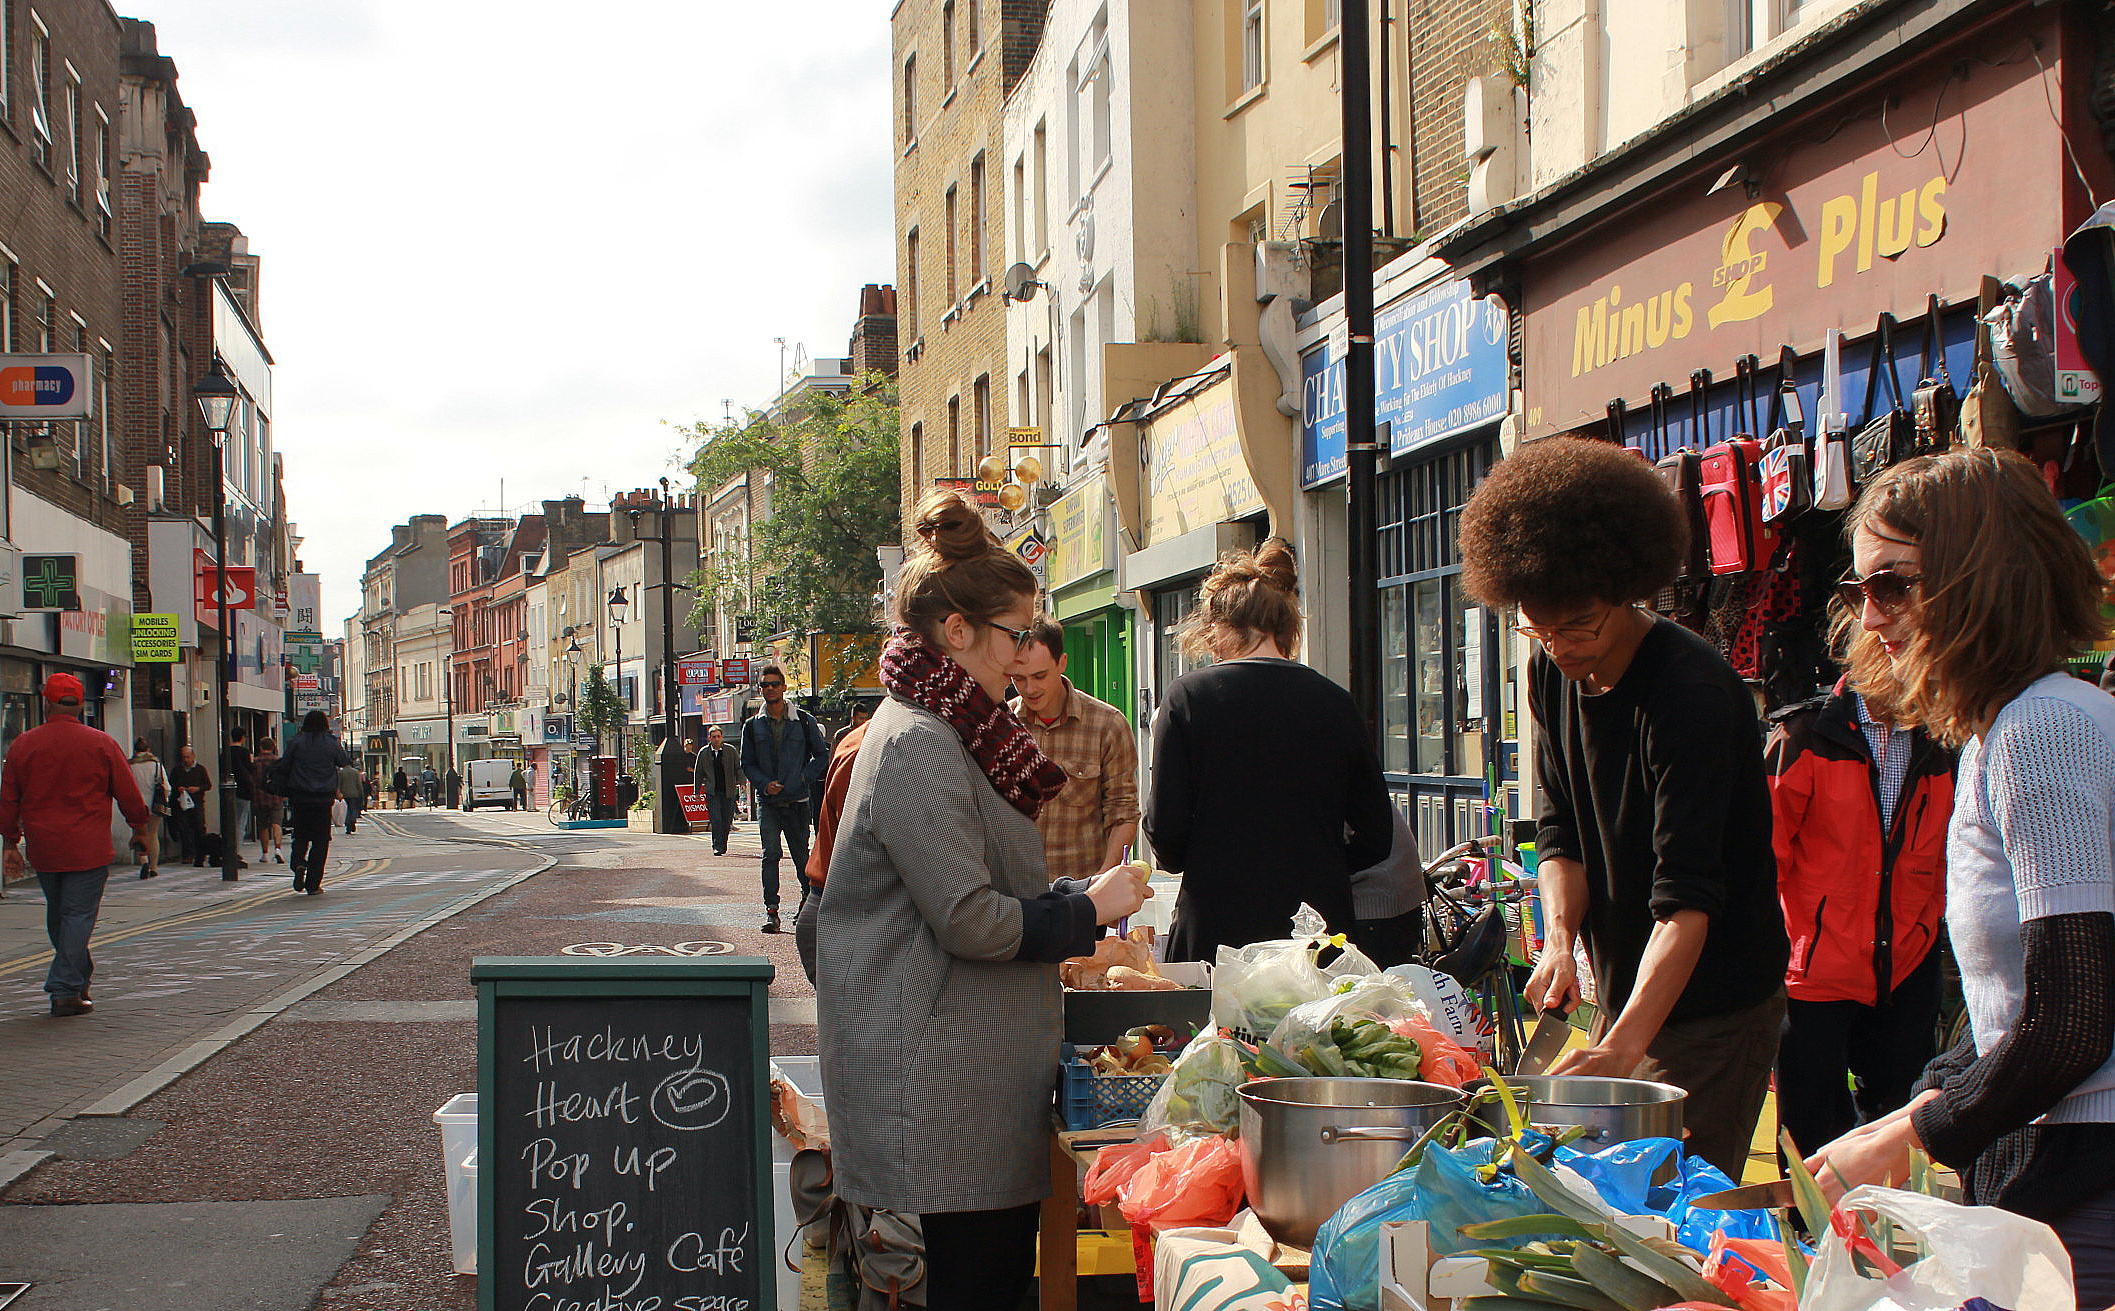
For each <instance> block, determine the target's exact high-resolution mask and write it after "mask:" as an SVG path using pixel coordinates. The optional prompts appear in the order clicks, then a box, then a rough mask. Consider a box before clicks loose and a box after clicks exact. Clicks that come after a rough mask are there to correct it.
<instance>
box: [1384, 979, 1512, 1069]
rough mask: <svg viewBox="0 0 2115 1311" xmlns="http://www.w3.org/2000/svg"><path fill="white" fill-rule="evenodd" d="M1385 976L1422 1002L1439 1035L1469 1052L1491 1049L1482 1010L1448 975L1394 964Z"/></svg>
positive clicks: (1493, 1030)
mask: <svg viewBox="0 0 2115 1311" xmlns="http://www.w3.org/2000/svg"><path fill="white" fill-rule="evenodd" d="M1388 973H1389V974H1390V975H1392V976H1394V977H1396V978H1399V979H1402V980H1404V981H1405V982H1406V983H1408V984H1409V985H1410V990H1411V993H1412V995H1414V996H1415V997H1416V998H1417V1000H1418V1001H1419V1002H1421V1003H1423V1005H1424V1008H1425V1013H1426V1014H1427V1015H1429V1016H1430V1017H1431V1019H1432V1023H1433V1024H1434V1025H1436V1026H1437V1027H1438V1029H1439V1031H1440V1032H1441V1033H1444V1034H1446V1035H1447V1036H1449V1037H1451V1038H1452V1039H1454V1041H1456V1042H1458V1043H1460V1044H1461V1045H1462V1046H1464V1047H1467V1048H1469V1049H1470V1050H1472V1051H1484V1052H1488V1051H1490V1050H1491V1047H1492V1045H1493V1043H1494V1042H1495V1041H1496V1039H1497V1036H1498V1029H1497V1026H1496V1025H1494V1024H1492V1023H1491V1019H1490V1017H1489V1016H1487V1015H1485V1014H1484V1012H1483V1007H1481V1006H1478V1005H1477V1004H1476V999H1475V998H1474V997H1471V996H1470V995H1469V990H1468V989H1467V988H1464V987H1462V986H1461V980H1459V979H1457V978H1455V977H1454V976H1453V975H1451V974H1441V973H1439V972H1438V971H1437V970H1428V969H1426V968H1425V967H1424V966H1422V965H1395V966H1391V967H1390V968H1389V970H1388Z"/></svg>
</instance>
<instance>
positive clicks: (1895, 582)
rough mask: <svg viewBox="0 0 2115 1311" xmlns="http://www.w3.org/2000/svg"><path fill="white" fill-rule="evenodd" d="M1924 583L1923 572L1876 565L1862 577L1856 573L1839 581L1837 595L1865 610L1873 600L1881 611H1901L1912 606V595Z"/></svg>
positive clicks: (1883, 612)
mask: <svg viewBox="0 0 2115 1311" xmlns="http://www.w3.org/2000/svg"><path fill="white" fill-rule="evenodd" d="M1923 583H1924V578H1923V576H1922V575H1920V574H1905V573H1900V572H1898V571H1896V570H1893V569H1875V570H1873V572H1871V573H1869V574H1867V575H1866V576H1865V577H1863V578H1859V577H1857V576H1855V575H1853V576H1852V577H1849V578H1846V579H1844V580H1843V581H1842V582H1840V583H1838V584H1836V599H1837V600H1839V601H1841V602H1843V604H1844V605H1845V606H1846V607H1848V608H1849V609H1852V610H1863V609H1864V608H1865V603H1866V602H1867V601H1871V602H1872V603H1873V608H1874V609H1875V610H1878V611H1879V612H1880V613H1881V614H1884V615H1898V614H1901V613H1902V612H1903V611H1904V610H1906V609H1908V608H1909V603H1910V600H1911V597H1912V595H1913V594H1914V593H1915V592H1916V590H1917V588H1919V587H1921V586H1922V585H1923Z"/></svg>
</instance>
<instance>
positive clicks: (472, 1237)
mask: <svg viewBox="0 0 2115 1311" xmlns="http://www.w3.org/2000/svg"><path fill="white" fill-rule="evenodd" d="M433 1122H434V1123H435V1124H436V1125H439V1126H440V1130H441V1164H442V1165H443V1166H444V1167H445V1168H446V1170H447V1172H448V1245H449V1246H450V1247H451V1248H453V1249H454V1256H455V1273H457V1274H459V1275H474V1274H476V1273H477V1094H476V1093H457V1094H456V1095H455V1096H453V1097H450V1098H449V1099H448V1104H447V1105H446V1106H443V1107H441V1109H439V1110H438V1111H435V1112H434V1113H433Z"/></svg>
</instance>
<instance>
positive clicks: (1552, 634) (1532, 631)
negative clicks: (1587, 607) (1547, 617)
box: [1513, 605, 1631, 646]
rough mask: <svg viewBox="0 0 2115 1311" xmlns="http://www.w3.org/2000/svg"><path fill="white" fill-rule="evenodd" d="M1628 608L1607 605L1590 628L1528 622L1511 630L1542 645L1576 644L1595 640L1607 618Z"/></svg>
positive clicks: (1604, 625)
mask: <svg viewBox="0 0 2115 1311" xmlns="http://www.w3.org/2000/svg"><path fill="white" fill-rule="evenodd" d="M1630 608H1631V607H1629V606H1627V605H1612V606H1610V607H1608V609H1607V611H1606V612H1605V613H1603V614H1602V616H1601V622H1600V623H1598V624H1595V625H1593V626H1592V627H1591V628H1588V627H1585V626H1583V625H1577V624H1568V625H1566V626H1564V627H1562V628H1536V627H1533V626H1531V625H1528V624H1514V625H1513V631H1514V632H1516V633H1518V634H1520V635H1521V636H1522V637H1526V638H1532V639H1533V640H1535V641H1537V642H1540V643H1542V644H1543V645H1544V646H1548V645H1550V644H1551V643H1552V642H1562V643H1564V644H1565V645H1566V646H1577V645H1578V644H1579V643H1581V642H1592V641H1595V640H1597V639H1598V638H1599V637H1600V636H1601V630H1602V629H1604V628H1606V627H1608V621H1609V620H1611V619H1613V618H1615V617H1616V614H1617V613H1618V612H1619V611H1623V610H1628V609H1630Z"/></svg>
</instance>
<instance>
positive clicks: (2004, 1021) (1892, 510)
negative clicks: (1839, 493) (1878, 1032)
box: [1808, 450, 2115, 1307]
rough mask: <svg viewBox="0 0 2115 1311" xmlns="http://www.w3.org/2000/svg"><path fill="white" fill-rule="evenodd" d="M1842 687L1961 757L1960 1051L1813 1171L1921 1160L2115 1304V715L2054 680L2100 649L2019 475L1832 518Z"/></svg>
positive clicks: (1869, 495) (2011, 469)
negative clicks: (1840, 526)
mask: <svg viewBox="0 0 2115 1311" xmlns="http://www.w3.org/2000/svg"><path fill="white" fill-rule="evenodd" d="M1850 528H1851V552H1852V561H1853V565H1854V567H1855V568H1856V570H1857V575H1856V576H1855V577H1854V578H1852V579H1851V580H1850V583H1851V587H1849V588H1847V589H1846V591H1845V593H1844V596H1845V599H1846V600H1847V601H1848V600H1855V601H1856V603H1857V609H1856V611H1855V612H1851V611H1850V610H1849V609H1848V607H1846V608H1845V612H1844V614H1843V615H1842V616H1840V617H1839V619H1838V625H1839V629H1840V630H1841V631H1846V632H1848V633H1850V634H1851V640H1850V643H1849V664H1850V677H1851V681H1852V683H1853V684H1854V685H1855V686H1857V687H1859V688H1860V689H1862V690H1865V691H1866V692H1867V693H1868V694H1870V695H1873V696H1875V697H1877V698H1878V699H1880V700H1881V701H1882V702H1884V703H1885V704H1886V705H1888V706H1890V707H1892V710H1893V713H1895V714H1897V715H1899V716H1901V717H1902V718H1903V719H1904V720H1905V722H1912V723H1916V724H1918V725H1920V726H1922V727H1923V728H1924V729H1926V730H1927V731H1929V732H1930V733H1932V734H1933V735H1934V736H1936V737H1938V738H1939V739H1940V740H1942V741H1945V742H1949V743H1957V744H1959V745H1960V749H1961V757H1960V766H1959V771H1958V777H1957V781H1956V786H1955V792H1954V809H1953V819H1952V825H1951V828H1950V830H1949V832H1948V836H1947V878H1946V899H1947V927H1948V932H1949V934H1950V936H1951V939H1952V943H1953V949H1954V954H1955V956H1956V958H1957V959H1958V960H1959V962H1960V966H1961V986H1962V990H1963V991H1964V992H1965V993H1966V995H1967V1000H1968V1013H1969V1019H1970V1023H1971V1026H1972V1032H1971V1034H1970V1035H1969V1036H1968V1037H1967V1038H1966V1039H1964V1040H1963V1041H1962V1042H1961V1044H1960V1045H1959V1046H1957V1047H1956V1048H1954V1049H1953V1050H1952V1051H1949V1052H1946V1053H1944V1054H1943V1055H1941V1056H1940V1057H1939V1058H1938V1059H1937V1060H1936V1061H1934V1062H1933V1063H1932V1064H1931V1065H1930V1067H1929V1068H1927V1069H1926V1071H1925V1073H1924V1078H1923V1080H1922V1082H1921V1083H1920V1085H1919V1088H1918V1091H1917V1092H1916V1094H1915V1096H1914V1097H1913V1098H1912V1099H1911V1100H1910V1102H1909V1104H1908V1105H1907V1106H1905V1107H1904V1108H1902V1109H1901V1110H1900V1111H1897V1112H1895V1113H1894V1114H1892V1115H1889V1116H1887V1117H1885V1118H1884V1119H1880V1120H1876V1121H1874V1122H1872V1123H1870V1124H1867V1125H1865V1126H1864V1127H1862V1128H1859V1129H1856V1130H1854V1131H1852V1132H1851V1133H1849V1134H1847V1135H1845V1136H1844V1137H1842V1138H1839V1139H1837V1140H1836V1141H1835V1142H1832V1143H1830V1144H1828V1145H1827V1146H1825V1147H1823V1148H1822V1149H1821V1150H1820V1151H1819V1152H1817V1153H1816V1154H1815V1155H1814V1157H1813V1158H1812V1160H1810V1161H1809V1163H1808V1164H1809V1166H1810V1167H1811V1168H1812V1169H1813V1170H1814V1172H1815V1174H1816V1175H1817V1176H1818V1177H1819V1178H1820V1179H1821V1181H1822V1184H1823V1187H1824V1188H1825V1189H1826V1190H1828V1191H1829V1193H1830V1194H1831V1196H1832V1199H1833V1197H1834V1196H1836V1195H1839V1194H1840V1193H1841V1192H1842V1191H1843V1190H1844V1189H1845V1188H1848V1187H1850V1186H1852V1185H1856V1184H1861V1183H1869V1182H1874V1183H1886V1182H1893V1181H1896V1180H1899V1179H1901V1178H1902V1177H1903V1176H1904V1175H1905V1174H1906V1172H1907V1170H1908V1163H1909V1152H1910V1149H1911V1148H1913V1147H1921V1148H1923V1149H1924V1150H1925V1151H1927V1152H1928V1153H1929V1154H1930V1155H1931V1156H1932V1157H1933V1159H1935V1160H1937V1161H1939V1162H1941V1163H1942V1164H1945V1165H1949V1166H1952V1167H1954V1168H1955V1169H1956V1170H1958V1171H1959V1172H1960V1174H1961V1179H1962V1182H1963V1184H1964V1185H1965V1187H1966V1189H1967V1191H1968V1194H1969V1198H1970V1200H1971V1201H1974V1202H1976V1203H1979V1204H1982V1205H1993V1206H2001V1207H2004V1208H2006V1209H2007V1210H2011V1211H2016V1212H2019V1213H2020V1214H2023V1215H2027V1216H2031V1217H2033V1218H2035V1219H2037V1220H2042V1221H2045V1222H2046V1223H2048V1224H2049V1225H2051V1226H2052V1227H2054V1228H2055V1230H2056V1232H2057V1233H2058V1235H2059V1236H2060V1237H2062V1239H2063V1240H2064V1244H2065V1246H2066V1247H2067V1248H2069V1249H2070V1253H2071V1260H2072V1265H2073V1269H2074V1273H2075V1276H2076V1279H2077V1288H2078V1299H2079V1305H2080V1306H2081V1307H2105V1306H2107V1305H2109V1304H2110V1303H2111V1302H2115V1059H2111V1056H2115V699H2111V698H2110V697H2109V696H2108V695H2107V694H2106V693H2104V692H2102V691H2100V690H2099V689H2098V688H2096V687H2094V686H2093V685H2092V684H2091V683H2087V682H2083V681H2081V680H2079V679H2076V678H2073V677H2071V676H2070V675H2068V674H2067V673H2065V671H2064V670H2065V663H2066V661H2068V660H2069V659H2070V658H2071V657H2073V656H2074V655H2076V654H2077V653H2078V652H2079V651H2081V650H2083V649H2085V648H2087V647H2089V646H2091V645H2092V644H2094V643H2096V642H2098V641H2100V640H2102V639H2103V638H2105V637H2106V636H2107V635H2108V630H2109V625H2108V621H2107V619H2106V618H2105V617H2104V615H2103V613H2102V610H2101V602H2102V598H2103V596H2104V595H2105V592H2106V587H2105V584H2104V583H2103V581H2102V579H2101V577H2100V574H2099V573H2098V571H2097V570H2096V569H2095V568H2094V565H2093V561H2092V558H2091V557H2090V555H2089V554H2088V553H2087V550H2086V546H2085V543H2084V541H2083V540H2082V539H2081V538H2080V537H2079V536H2078V534H2077V533H2076V532H2074V531H2073V530H2072V529H2071V527H2070V525H2069V524H2067V523H2066V522H2065V521H2064V517H2063V514H2062V512H2061V510H2059V508H2058V507H2057V504H2056V501H2055V500H2054V499H2053V498H2052V497H2051V496H2050V495H2049V492H2048V489H2047V488H2046V487H2045V485H2044V484H2043V482H2042V480H2041V477H2040V475H2039V474H2038V473H2037V472H2036V471H2035V469H2034V467H2033V466H2032V465H2031V464H2029V463H2028V462H2027V461H2026V460H2024V459H2022V458H2021V457H2020V456H2018V455H2015V454H2011V453H2009V452H2007V453H2000V452H1996V451H1991V450H1959V451H1952V452H1948V453H1947V454H1944V455H1939V456H1931V457H1927V458H1923V459H1917V460H1911V461H1909V462H1907V463H1905V464H1902V465H1900V466H1897V467H1896V468H1894V469H1891V470H1889V471H1888V472H1887V473H1885V474H1883V475H1882V476H1881V477H1880V478H1879V479H1877V480H1876V481H1875V482H1874V483H1872V484H1871V485H1870V486H1869V487H1868V488H1867V489H1866V490H1865V492H1864V493H1863V494H1862V495H1861V496H1860V497H1859V499H1858V503H1857V505H1856V506H1855V507H1854V508H1853V510H1852V512H1851V517H1850Z"/></svg>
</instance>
